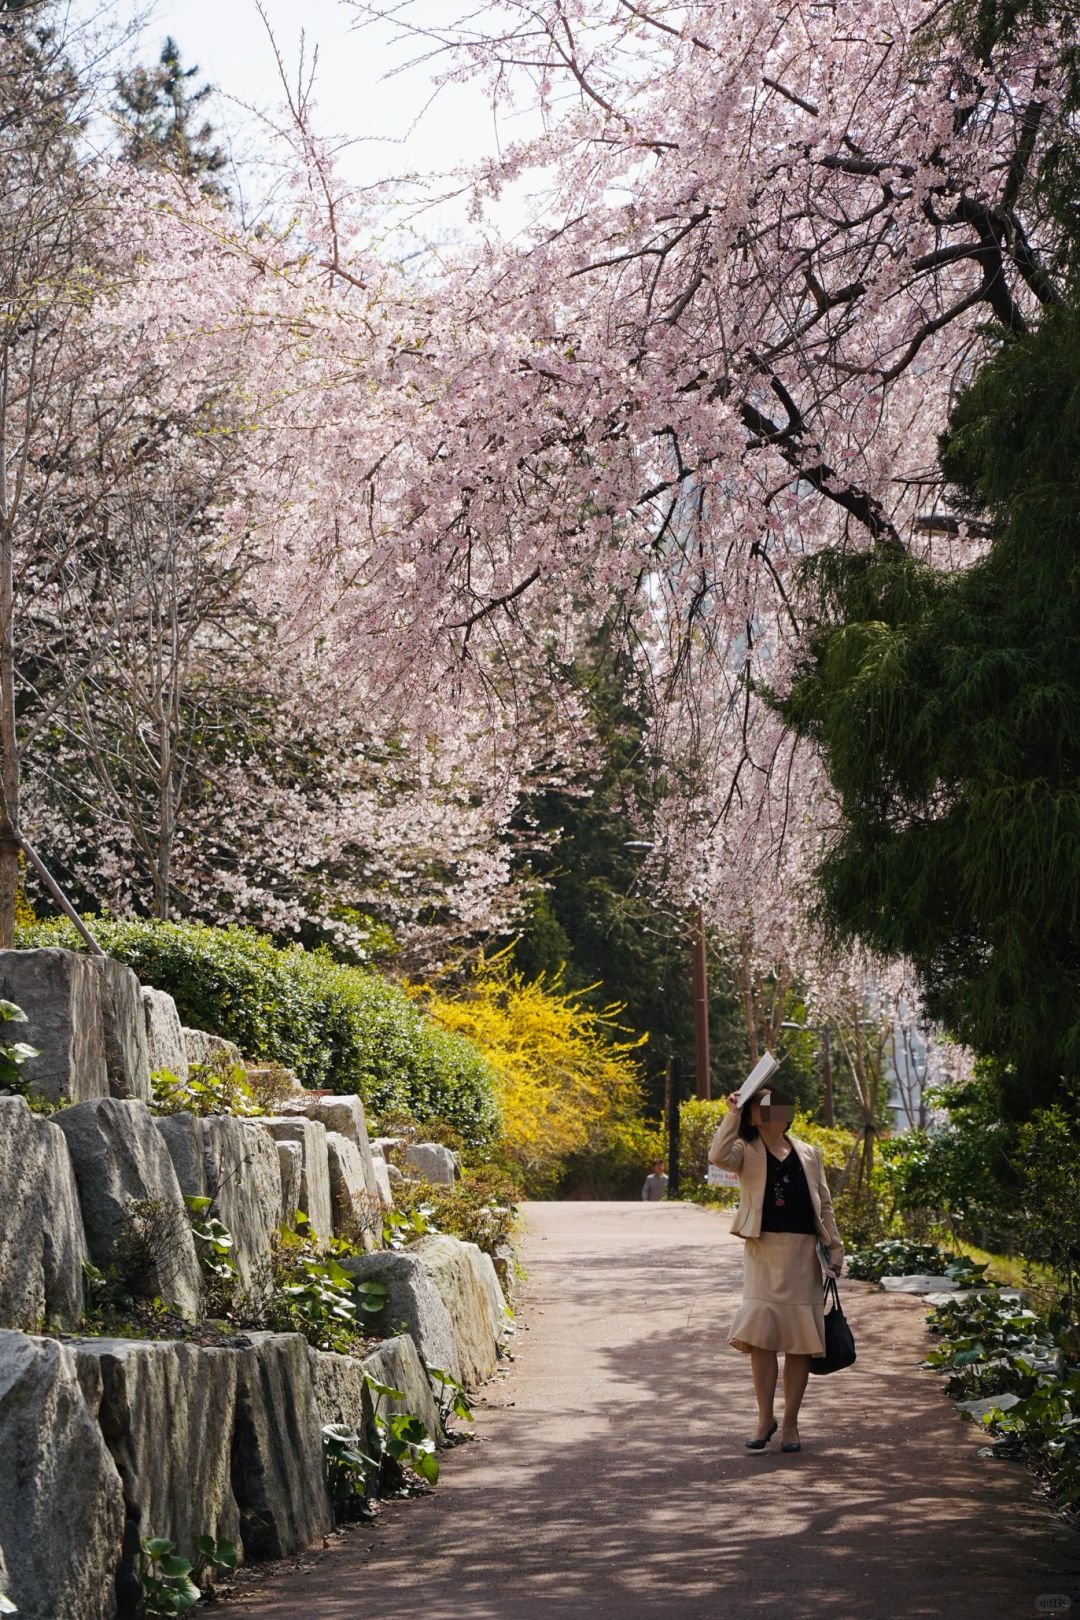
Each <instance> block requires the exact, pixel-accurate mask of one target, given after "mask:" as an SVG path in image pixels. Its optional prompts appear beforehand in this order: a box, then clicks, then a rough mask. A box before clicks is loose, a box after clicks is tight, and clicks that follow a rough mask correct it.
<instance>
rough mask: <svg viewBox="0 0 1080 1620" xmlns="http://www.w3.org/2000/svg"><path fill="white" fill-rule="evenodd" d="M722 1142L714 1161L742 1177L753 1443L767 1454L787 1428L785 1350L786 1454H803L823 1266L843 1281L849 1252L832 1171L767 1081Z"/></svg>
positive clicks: (744, 1328)
mask: <svg viewBox="0 0 1080 1620" xmlns="http://www.w3.org/2000/svg"><path fill="white" fill-rule="evenodd" d="M727 1106H728V1111H727V1113H726V1115H725V1116H724V1119H723V1121H722V1123H721V1125H720V1129H719V1130H718V1131H717V1132H716V1135H715V1136H714V1137H713V1140H712V1146H711V1147H710V1148H709V1163H710V1164H715V1165H720V1166H721V1167H722V1168H723V1169H726V1170H734V1171H735V1172H736V1174H737V1175H738V1177H739V1207H738V1210H737V1211H736V1213H735V1219H734V1220H733V1221H732V1223H731V1230H732V1232H733V1233H734V1234H735V1235H736V1236H737V1237H741V1238H744V1239H745V1240H746V1251H745V1256H744V1259H745V1265H744V1271H743V1297H742V1303H741V1305H740V1306H739V1308H738V1310H737V1311H736V1312H735V1318H734V1320H733V1322H732V1324H731V1330H730V1333H729V1335H728V1339H729V1343H731V1344H733V1345H734V1346H735V1348H736V1349H737V1350H744V1351H746V1352H747V1354H748V1355H749V1357H750V1368H751V1372H752V1373H753V1378H754V1394H755V1396H756V1397H757V1408H758V1422H757V1428H756V1429H755V1430H754V1433H753V1435H752V1437H751V1438H750V1439H749V1440H747V1442H746V1445H747V1448H748V1449H749V1450H750V1451H763V1450H764V1449H765V1447H766V1446H767V1445H768V1443H769V1440H770V1439H771V1438H772V1435H773V1434H774V1432H775V1430H776V1427H777V1424H776V1419H775V1417H774V1416H773V1400H774V1397H775V1395H776V1379H777V1362H776V1354H777V1351H778V1350H782V1351H783V1352H784V1417H783V1426H782V1428H781V1430H780V1441H781V1444H780V1449H781V1451H798V1450H800V1449H801V1446H800V1440H799V1408H800V1406H801V1405H802V1398H803V1394H804V1392H805V1390H806V1381H807V1379H808V1377H809V1375H810V1362H811V1359H812V1358H813V1357H814V1356H823V1355H824V1354H825V1314H824V1308H823V1302H822V1282H823V1277H822V1270H823V1264H824V1263H823V1262H822V1261H821V1260H820V1259H819V1258H818V1239H819V1238H820V1240H821V1242H822V1244H823V1245H824V1247H825V1250H826V1252H827V1255H828V1271H829V1273H830V1274H839V1272H840V1268H841V1267H842V1265H843V1263H844V1247H843V1244H842V1243H841V1241H840V1234H839V1232H838V1231H837V1230H836V1217H835V1215H834V1214H833V1206H832V1198H831V1196H830V1194H829V1187H828V1183H827V1182H826V1180H825V1166H824V1163H823V1162H822V1158H821V1153H820V1150H819V1149H818V1148H815V1147H811V1146H810V1144H809V1142H802V1141H800V1140H799V1138H798V1137H797V1136H791V1135H790V1134H789V1132H788V1129H787V1126H788V1123H789V1121H790V1119H791V1117H792V1114H793V1112H794V1109H793V1105H792V1102H791V1099H790V1098H789V1097H786V1096H784V1095H783V1093H782V1092H780V1091H778V1090H777V1089H776V1087H775V1086H770V1085H768V1083H766V1085H765V1087H764V1088H763V1089H762V1090H760V1091H758V1092H757V1093H756V1095H755V1096H753V1097H751V1098H750V1099H749V1101H748V1102H747V1103H746V1105H745V1107H744V1108H743V1109H742V1110H741V1111H740V1109H739V1107H738V1093H737V1092H735V1091H733V1092H732V1093H731V1095H730V1097H729V1098H728V1100H727Z"/></svg>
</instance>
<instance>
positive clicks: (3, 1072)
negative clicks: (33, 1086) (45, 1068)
mask: <svg viewBox="0 0 1080 1620" xmlns="http://www.w3.org/2000/svg"><path fill="white" fill-rule="evenodd" d="M29 1022H30V1020H29V1019H28V1018H27V1016H26V1014H25V1013H24V1012H23V1010H22V1008H21V1007H17V1006H16V1005H15V1003H14V1002H13V1001H0V1025H2V1026H3V1036H4V1038H3V1039H0V1090H2V1091H14V1092H16V1093H18V1094H19V1095H20V1096H25V1095H26V1093H27V1091H28V1089H29V1083H28V1081H27V1078H26V1076H25V1075H24V1074H23V1072H22V1071H23V1069H24V1068H25V1067H26V1065H27V1064H28V1063H29V1062H30V1060H31V1058H36V1057H40V1056H41V1053H40V1051H39V1050H38V1048H37V1047H36V1046H30V1045H29V1044H28V1043H27V1042H26V1041H13V1040H9V1039H8V1038H7V1034H8V1031H7V1026H8V1025H9V1024H27V1023H29Z"/></svg>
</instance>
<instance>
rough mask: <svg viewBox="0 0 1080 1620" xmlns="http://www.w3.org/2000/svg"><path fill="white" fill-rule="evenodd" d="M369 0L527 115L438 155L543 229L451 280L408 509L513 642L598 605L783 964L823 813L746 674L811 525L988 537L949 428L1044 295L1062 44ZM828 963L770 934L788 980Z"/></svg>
mask: <svg viewBox="0 0 1080 1620" xmlns="http://www.w3.org/2000/svg"><path fill="white" fill-rule="evenodd" d="M356 9H357V11H358V13H359V14H360V17H361V19H362V20H365V21H367V22H368V23H372V24H376V23H385V22H386V21H387V20H388V19H389V20H392V21H393V23H394V24H395V25H396V26H397V27H398V28H399V29H400V30H401V31H402V33H403V34H404V35H405V37H406V39H407V40H410V39H411V41H412V44H413V46H414V47H415V50H414V54H420V55H422V56H424V57H426V59H427V60H428V61H429V63H430V64H431V65H432V68H433V71H435V72H436V74H440V75H441V76H442V77H443V78H444V79H445V80H446V81H451V80H458V81H461V80H468V79H472V80H475V81H477V82H479V83H481V84H482V85H483V86H484V87H485V88H486V90H487V92H488V93H489V94H490V96H491V98H492V101H493V104H494V105H495V107H496V109H499V108H500V107H502V108H512V109H513V110H514V111H515V113H517V112H520V109H521V108H522V107H523V106H525V105H531V106H532V107H533V108H534V109H535V110H536V112H537V114H538V117H539V119H540V121H541V122H542V125H543V129H542V133H541V134H539V135H538V136H537V137H536V138H535V139H531V140H524V141H518V142H511V143H510V144H509V145H508V146H507V147H505V148H504V149H503V151H502V152H501V154H500V155H499V157H498V158H497V159H494V160H492V161H491V162H490V163H489V164H488V165H487V166H486V168H485V169H484V171H483V172H482V173H481V174H480V175H478V176H475V177H472V178H471V179H470V178H469V177H459V179H458V183H459V184H461V185H463V186H468V187H469V188H470V190H471V193H472V196H473V199H474V208H475V212H476V215H477V218H478V219H479V218H481V217H482V215H483V211H484V208H485V206H486V204H487V202H488V201H489V200H495V199H497V198H498V197H499V196H500V194H501V193H502V191H503V190H504V189H505V188H507V187H511V186H512V187H516V188H517V189H518V192H519V193H521V192H522V191H524V189H525V188H526V187H527V186H530V185H531V186H532V187H533V188H534V196H535V206H534V224H533V226H532V228H531V229H528V230H526V231H524V232H522V233H520V234H519V236H518V238H517V239H516V240H515V241H514V242H511V243H507V242H503V241H498V240H497V239H495V238H494V236H493V235H491V234H490V233H489V234H488V235H487V236H486V237H485V238H484V239H483V241H482V244H481V246H480V247H479V248H478V249H477V250H476V251H473V252H471V253H470V252H466V253H464V254H462V255H461V256H460V257H459V259H458V260H457V261H456V262H455V263H454V264H452V265H451V266H450V267H449V268H448V270H447V271H446V273H445V275H444V277H443V279H442V281H441V283H440V286H441V291H442V293H443V296H444V297H445V298H446V299H448V300H449V307H450V308H451V309H452V311H453V319H452V321H450V322H449V323H433V324H432V326H431V329H430V330H429V332H428V333H427V335H426V336H425V342H424V352H425V354H426V357H427V368H428V375H429V376H430V378H431V382H430V383H429V385H428V388H427V391H426V393H425V401H426V403H427V406H428V410H429V413H430V414H429V415H428V417H427V420H426V423H425V427H426V428H427V429H428V430H429V433H430V437H429V439H428V443H429V445H430V446H431V449H430V450H429V454H428V462H429V472H428V474H427V476H426V477H425V480H424V485H423V495H422V498H421V496H420V494H419V493H417V494H416V495H414V496H413V497H412V499H413V502H414V505H413V506H412V507H411V508H410V515H411V517H413V518H414V521H415V525H417V526H418V527H419V528H420V529H423V530H426V549H427V551H428V553H429V554H430V555H435V554H438V555H440V556H441V557H442V558H444V559H445V573H444V582H445V583H446V584H448V585H451V586H452V587H453V588H455V589H456V590H457V592H458V594H459V596H464V598H465V599H466V600H467V601H469V602H471V604H472V605H471V607H470V610H469V618H468V621H467V622H468V623H469V625H470V626H474V625H477V624H479V623H480V622H481V620H483V622H485V623H486V624H488V625H490V624H491V622H492V621H495V622H496V623H498V624H499V625H502V626H505V627H506V631H507V633H508V634H509V635H511V636H514V637H515V638H516V642H515V653H516V654H522V655H523V654H525V653H526V652H527V649H528V647H529V646H530V645H531V644H533V643H534V642H535V641H536V640H538V639H542V638H543V637H544V635H545V634H550V633H551V626H552V622H553V619H552V612H551V609H552V605H553V604H559V605H560V606H561V608H562V611H563V612H566V610H567V607H568V605H569V604H570V603H572V602H573V601H574V600H575V593H578V595H579V596H589V597H592V598H593V599H595V598H596V597H599V598H600V599H602V600H603V601H604V602H605V604H606V605H607V607H608V609H609V610H610V609H611V604H612V603H615V604H616V611H618V609H619V608H621V611H622V613H623V622H624V623H625V626H626V633H627V634H628V635H629V636H631V637H633V638H636V639H637V640H638V641H639V642H640V643H641V644H643V645H644V646H645V647H646V648H647V649H648V657H649V662H650V666H651V668H652V670H653V674H654V681H655V688H656V693H657V699H658V701H657V703H656V714H657V721H656V742H657V750H656V751H657V752H658V753H659V754H660V755H661V756H662V757H663V758H665V760H666V761H667V770H668V777H669V784H670V788H671V792H670V797H669V805H668V809H667V811H666V813H665V815H664V817H663V818H662V828H663V831H664V836H663V837H662V838H661V840H660V844H661V847H662V849H663V850H664V852H665V854H666V856H667V857H669V860H668V866H667V867H666V868H665V871H666V872H667V873H669V874H670V873H674V874H676V878H675V881H676V882H677V887H678V892H679V893H680V894H681V896H682V897H683V898H684V899H688V898H690V897H693V896H697V897H700V898H701V899H703V900H704V901H705V902H706V903H707V904H708V906H709V907H710V908H711V912H712V915H713V918H714V920H715V921H716V922H717V923H719V924H721V925H727V924H729V923H734V924H735V927H734V938H735V940H736V941H743V942H744V949H745V951H746V953H747V957H748V959H760V958H773V959H776V957H777V951H776V949H775V948H774V945H775V941H776V939H777V936H778V934H779V935H782V934H784V933H786V934H787V935H788V936H789V939H790V938H792V937H794V938H796V939H797V937H798V936H799V935H800V934H801V933H803V931H804V924H803V921H802V917H803V913H804V910H805V907H804V904H803V902H804V898H805V890H806V877H807V874H808V873H809V871H810V869H811V866H812V859H813V856H814V853H815V851H820V849H821V846H822V840H823V839H827V838H828V836H829V814H830V804H829V796H828V794H827V792H826V791H825V789H824V782H823V778H822V775H821V772H820V769H819V767H818V765H817V762H816V760H815V759H814V758H813V755H812V753H811V754H809V755H808V757H802V751H801V750H800V749H798V748H797V747H796V746H795V745H794V743H793V742H792V740H791V739H790V738H789V737H786V736H785V735H784V734H783V732H782V731H781V729H780V728H779V726H778V725H777V723H776V720H775V716H774V715H773V714H772V712H771V710H770V709H769V707H768V705H767V703H765V702H763V701H762V696H763V694H762V688H763V686H769V687H772V688H773V689H776V690H780V691H782V690H783V689H784V686H785V682H786V680H787V679H788V676H789V672H790V669H791V665H792V659H793V655H794V652H795V649H797V647H798V646H799V645H800V642H801V638H802V637H803V636H804V634H805V631H806V619H807V613H808V611H809V609H808V604H807V602H806V599H805V597H804V595H803V593H802V588H801V581H802V570H803V566H804V563H805V560H806V559H807V558H808V557H809V556H812V555H813V554H815V553H816V552H818V551H819V550H820V549H821V548H823V547H825V546H830V545H831V546H838V547H841V548H850V547H874V546H879V547H885V548H889V547H908V548H911V549H913V550H915V551H918V552H919V553H920V554H922V555H925V556H927V557H930V558H932V559H933V560H934V561H936V562H938V563H939V564H943V565H944V566H947V567H963V566H964V564H965V562H966V561H967V560H969V559H970V558H971V557H972V556H974V555H976V554H977V552H978V547H979V545H980V539H981V537H980V535H979V534H978V532H977V529H973V528H972V527H971V526H965V525H964V524H963V523H962V522H960V521H959V520H958V519H957V517H956V516H955V515H953V514H951V513H950V512H949V511H948V509H947V507H946V506H945V504H944V502H943V498H942V491H941V481H940V475H939V472H938V470H937V465H936V436H937V434H938V432H939V431H940V430H941V428H942V427H943V425H944V422H945V419H946V414H947V410H948V405H949V401H950V399H951V398H952V397H953V395H954V393H955V391H956V389H957V388H958V387H960V386H962V384H963V382H964V380H965V378H966V377H968V376H969V375H970V372H971V370H972V368H973V367H974V366H975V365H976V364H977V363H978V361H979V359H980V357H981V356H983V355H985V353H986V352H987V344H988V341H989V339H988V337H987V331H988V329H989V330H996V331H997V332H999V333H1001V334H1015V333H1019V332H1023V331H1024V330H1025V329H1026V328H1027V327H1028V326H1029V325H1030V323H1031V322H1032V321H1033V320H1034V319H1035V318H1037V315H1038V312H1039V310H1040V309H1044V308H1048V307H1052V306H1054V305H1055V304H1057V303H1059V302H1060V301H1061V299H1062V285H1061V280H1060V269H1061V267H1060V266H1059V265H1058V264H1057V263H1056V262H1055V253H1054V249H1055V239H1054V233H1053V229H1052V222H1051V221H1050V219H1049V217H1048V210H1047V209H1046V207H1045V206H1044V203H1043V200H1042V197H1041V193H1040V187H1039V178H1040V174H1041V170H1042V167H1043V165H1044V164H1045V163H1046V162H1047V161H1048V156H1051V157H1052V154H1053V151H1054V147H1055V143H1056V142H1058V141H1059V140H1060V138H1061V136H1062V134H1063V133H1067V131H1066V130H1065V125H1064V122H1063V117H1064V115H1063V112H1062V90H1063V83H1064V72H1065V69H1064V66H1063V63H1062V60H1061V53H1060V41H1058V40H1057V39H1056V38H1055V37H1054V34H1053V30H1052V29H1051V28H1039V27H1035V26H1029V25H1027V24H1026V23H1025V21H1024V19H1023V18H1021V19H1020V20H1019V21H1018V23H1017V26H1016V27H1015V28H1014V29H1012V30H1011V31H1005V32H1004V33H1003V34H1002V36H1001V37H1000V38H999V39H998V40H997V41H982V42H978V41H974V42H972V41H964V40H962V39H960V38H958V37H957V34H956V32H955V30H954V27H953V21H954V18H953V13H952V12H951V11H950V10H949V9H948V8H946V7H944V6H934V5H928V4H924V3H922V0H889V3H878V0H872V3H870V4H865V3H862V0H860V3H859V4H855V3H853V0H839V3H836V4H830V5H828V6H819V5H814V4H809V3H807V4H802V3H796V4H793V5H790V6H788V7H786V8H784V10H783V11H782V12H779V13H778V12H777V11H776V8H775V7H773V6H770V5H766V4H764V3H762V0H736V3H735V4H733V5H730V6H725V7H723V8H721V7H719V6H717V5H715V4H711V3H704V0H698V3H680V4H675V3H670V0H502V3H500V4H495V5H492V6H489V7H486V8H484V9H483V10H482V11H480V12H477V11H471V12H469V13H468V14H467V15H464V16H462V17H461V18H460V19H459V20H457V21H455V20H453V18H452V17H451V18H449V19H448V20H447V21H446V22H445V23H441V24H440V23H432V22H431V21H430V16H429V14H427V13H425V15H424V19H423V26H421V25H420V23H419V22H418V23H416V24H415V26H414V25H413V23H412V22H411V17H412V15H413V8H412V7H411V6H410V5H408V4H394V5H393V6H388V5H385V4H374V3H363V0H357V5H356ZM450 332H452V334H453V348H452V350H449V349H447V347H446V342H447V335H448V333H450ZM440 375H441V376H442V377H443V378H444V381H443V383H442V386H441V388H440V387H439V386H437V385H436V383H435V378H436V377H437V376H440ZM451 377H452V379H453V380H452V382H451V380H450V379H451ZM413 532H417V531H416V529H414V531H413ZM568 617H569V615H568ZM464 650H467V649H464ZM748 890H749V892H747V891H748ZM776 914H779V915H776ZM748 930H749V932H748ZM793 951H795V952H797V954H796V955H794V956H793V955H792V952H793ZM820 955H821V949H820V944H817V945H814V946H813V948H812V947H811V943H810V942H808V941H807V940H806V939H805V938H804V939H802V940H800V941H799V942H798V943H797V944H794V943H792V944H790V945H788V946H786V947H785V951H784V957H785V960H786V961H788V962H789V963H791V962H792V961H797V962H798V963H799V968H800V971H801V972H802V973H803V974H811V975H812V972H813V967H812V964H813V962H814V961H815V960H816V959H817V958H818V957H819V956H820Z"/></svg>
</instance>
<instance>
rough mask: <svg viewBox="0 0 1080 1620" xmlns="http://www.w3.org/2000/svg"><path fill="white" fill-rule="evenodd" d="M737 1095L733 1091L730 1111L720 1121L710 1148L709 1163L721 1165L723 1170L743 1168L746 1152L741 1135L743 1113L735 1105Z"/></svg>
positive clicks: (729, 1099)
mask: <svg viewBox="0 0 1080 1620" xmlns="http://www.w3.org/2000/svg"><path fill="white" fill-rule="evenodd" d="M736 1097H737V1093H736V1092H734V1091H733V1092H732V1093H731V1096H730V1097H729V1098H728V1100H727V1105H728V1111H727V1113H726V1114H725V1115H724V1117H723V1119H722V1120H721V1121H720V1126H719V1129H718V1130H717V1132H716V1135H715V1136H714V1137H713V1139H712V1146H711V1147H710V1148H709V1163H710V1164H715V1165H719V1166H720V1168H721V1169H722V1170H741V1169H742V1162H743V1154H744V1153H745V1152H746V1143H745V1142H744V1141H743V1139H742V1137H741V1136H740V1135H739V1125H740V1122H741V1120H742V1114H741V1113H740V1112H739V1110H738V1108H737V1107H736V1106H735V1102H736Z"/></svg>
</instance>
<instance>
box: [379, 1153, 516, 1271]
mask: <svg viewBox="0 0 1080 1620" xmlns="http://www.w3.org/2000/svg"><path fill="white" fill-rule="evenodd" d="M519 1196H520V1195H519V1193H518V1189H517V1186H516V1185H515V1183H514V1182H513V1181H511V1180H510V1178H509V1177H508V1176H506V1175H504V1174H503V1173H502V1172H501V1171H498V1170H490V1169H489V1170H465V1172H464V1173H463V1175H462V1178H461V1180H460V1181H456V1182H455V1183H454V1185H453V1186H452V1187H443V1186H434V1185H433V1184H432V1183H431V1182H428V1181H407V1182H406V1183H405V1184H404V1186H398V1187H397V1188H395V1190H394V1203H395V1206H396V1207H395V1210H393V1211H390V1212H389V1213H391V1214H397V1215H399V1216H402V1217H405V1218H406V1221H407V1220H408V1218H410V1217H411V1216H412V1214H413V1211H414V1210H419V1211H420V1213H421V1215H422V1217H423V1222H422V1224H423V1227H424V1231H426V1232H445V1233H446V1235H447V1236H448V1237H456V1238H460V1239H461V1241H462V1242H463V1243H475V1244H477V1246H478V1247H479V1248H481V1249H483V1250H484V1251H485V1253H487V1254H494V1252H495V1250H496V1249H497V1248H499V1246H500V1245H501V1244H503V1243H507V1242H509V1240H510V1236H511V1234H512V1233H513V1230H514V1226H515V1224H516V1222H517V1214H518V1211H517V1199H518V1197H519ZM423 1235H424V1233H423V1232H421V1231H419V1230H414V1231H413V1232H412V1233H411V1234H407V1235H406V1241H409V1237H410V1236H415V1237H422V1236H423Z"/></svg>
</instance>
